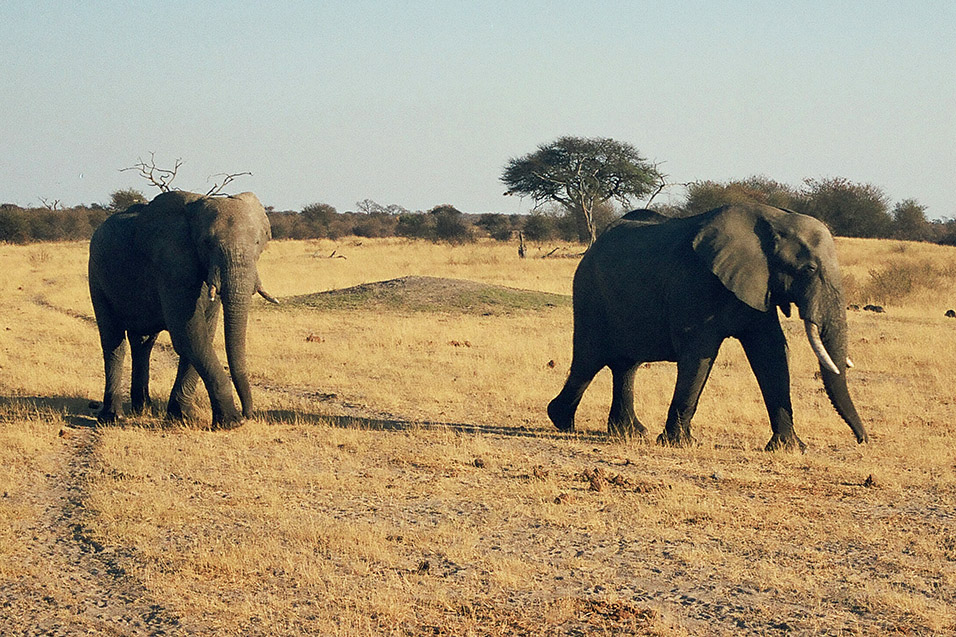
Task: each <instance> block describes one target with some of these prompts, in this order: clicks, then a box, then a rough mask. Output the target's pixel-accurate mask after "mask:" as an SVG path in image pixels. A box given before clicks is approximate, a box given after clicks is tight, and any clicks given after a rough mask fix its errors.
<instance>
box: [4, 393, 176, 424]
mask: <svg viewBox="0 0 956 637" xmlns="http://www.w3.org/2000/svg"><path fill="white" fill-rule="evenodd" d="M99 405H100V403H99V402H97V401H92V400H90V399H89V398H83V397H81V396H0V419H4V420H8V419H9V418H10V417H11V416H12V417H18V416H19V417H24V418H27V417H31V416H37V415H39V416H49V417H51V418H52V417H56V418H62V420H63V422H64V423H65V424H66V425H68V426H70V427H74V428H83V427H85V428H89V429H95V428H103V427H126V426H135V427H142V428H144V429H165V428H168V427H170V426H171V425H172V423H170V422H168V421H166V420H165V419H162V418H156V417H155V415H154V414H151V415H148V416H145V417H142V418H139V417H134V418H130V419H128V420H124V421H120V422H117V423H115V424H104V423H101V422H98V421H97V420H96V411H97V409H99Z"/></svg>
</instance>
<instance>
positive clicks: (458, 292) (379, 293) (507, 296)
mask: <svg viewBox="0 0 956 637" xmlns="http://www.w3.org/2000/svg"><path fill="white" fill-rule="evenodd" d="M284 303H285V304H290V305H293V306H303V305H304V306H307V307H314V308H317V309H323V310H331V309H357V308H373V309H383V310H393V311H407V312H449V313H461V314H507V313H511V312H517V311H529V310H542V309H545V308H549V307H558V306H564V305H570V304H571V297H569V296H565V295H562V294H550V293H547V292H537V291H534V290H521V289H517V288H509V287H505V286H501V285H489V284H487V283H477V282H475V281H465V280H463V279H446V278H440V277H430V276H405V277H401V278H399V279H391V280H389V281H376V282H374V283H363V284H362V285H356V286H354V287H350V288H344V289H341V290H330V291H328V292H317V293H315V294H304V295H301V296H295V297H292V298H290V299H286V300H285V301H284Z"/></svg>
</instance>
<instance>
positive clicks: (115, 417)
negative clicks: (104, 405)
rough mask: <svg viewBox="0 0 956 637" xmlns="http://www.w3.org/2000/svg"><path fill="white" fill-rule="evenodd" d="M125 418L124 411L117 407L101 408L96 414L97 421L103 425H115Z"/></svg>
mask: <svg viewBox="0 0 956 637" xmlns="http://www.w3.org/2000/svg"><path fill="white" fill-rule="evenodd" d="M123 420H125V418H124V417H123V412H121V411H117V410H115V409H100V410H99V411H98V412H97V414H96V422H98V423H100V424H101V425H115V424H116V423H118V422H123Z"/></svg>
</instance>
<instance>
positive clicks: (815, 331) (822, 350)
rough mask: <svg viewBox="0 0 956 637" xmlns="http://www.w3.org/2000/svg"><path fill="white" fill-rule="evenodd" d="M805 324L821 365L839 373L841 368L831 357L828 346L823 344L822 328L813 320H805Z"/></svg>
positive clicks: (811, 344)
mask: <svg viewBox="0 0 956 637" xmlns="http://www.w3.org/2000/svg"><path fill="white" fill-rule="evenodd" d="M803 325H804V327H806V328H807V338H808V339H809V340H810V347H812V348H813V353H814V354H816V355H817V359H819V361H820V365H821V366H823V367H824V368H825V369H827V370H828V371H831V372H833V373H834V374H839V373H840V368H839V367H837V366H836V364H835V363H834V362H833V359H832V358H830V354H828V353H827V348H826V347H824V346H823V341H822V340H820V328H819V327H817V324H816V323H814V322H813V321H804V322H803Z"/></svg>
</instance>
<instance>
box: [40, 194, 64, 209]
mask: <svg viewBox="0 0 956 637" xmlns="http://www.w3.org/2000/svg"><path fill="white" fill-rule="evenodd" d="M39 199H40V203H42V204H43V207H44V208H46V209H47V210H54V211H55V210H56V209H57V208H59V206H60V200H59V199H54V200H53V201H52V202H50V201H49V200H47V199H44V198H43V197H39Z"/></svg>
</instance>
